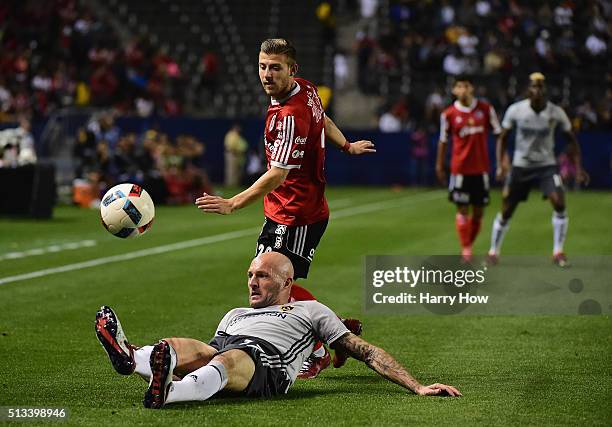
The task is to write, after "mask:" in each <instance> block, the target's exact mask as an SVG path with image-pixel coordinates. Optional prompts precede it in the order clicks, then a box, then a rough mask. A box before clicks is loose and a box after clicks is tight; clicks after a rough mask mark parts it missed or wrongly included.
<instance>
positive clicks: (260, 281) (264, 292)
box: [247, 258, 282, 308]
mask: <svg viewBox="0 0 612 427" xmlns="http://www.w3.org/2000/svg"><path fill="white" fill-rule="evenodd" d="M247 275H248V278H249V279H248V283H247V284H248V287H249V305H250V306H251V307H253V308H262V307H268V306H270V305H276V304H279V303H280V298H279V295H280V291H281V287H282V283H279V282H280V280H278V276H277V275H276V274H274V272H273V268H272V266H271V265H270V264H269V263H266V262H262V261H261V260H260V259H258V258H255V259H254V260H253V262H252V263H251V266H250V267H249V270H248V272H247Z"/></svg>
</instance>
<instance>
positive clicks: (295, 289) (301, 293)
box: [289, 282, 317, 301]
mask: <svg viewBox="0 0 612 427" xmlns="http://www.w3.org/2000/svg"><path fill="white" fill-rule="evenodd" d="M313 300H314V301H316V300H317V299H316V298H315V297H314V295H313V294H311V293H310V292H308V291H307V290H306V289H305V288H302V287H301V286H299V285H297V284H296V283H295V282H293V285H291V294H289V301H313Z"/></svg>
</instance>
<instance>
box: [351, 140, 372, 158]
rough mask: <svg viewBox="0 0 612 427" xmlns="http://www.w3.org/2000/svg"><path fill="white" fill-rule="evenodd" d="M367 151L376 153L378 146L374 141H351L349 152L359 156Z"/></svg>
mask: <svg viewBox="0 0 612 427" xmlns="http://www.w3.org/2000/svg"><path fill="white" fill-rule="evenodd" d="M365 153H376V148H375V147H374V143H373V142H372V141H366V140H360V141H356V142H353V143H351V145H350V147H349V154H351V155H353V156H357V155H359V154H365Z"/></svg>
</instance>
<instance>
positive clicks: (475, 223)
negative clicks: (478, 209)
mask: <svg viewBox="0 0 612 427" xmlns="http://www.w3.org/2000/svg"><path fill="white" fill-rule="evenodd" d="M481 225H482V217H475V216H472V218H470V244H471V245H473V244H474V241H476V237H477V236H478V233H479V232H480V226H481Z"/></svg>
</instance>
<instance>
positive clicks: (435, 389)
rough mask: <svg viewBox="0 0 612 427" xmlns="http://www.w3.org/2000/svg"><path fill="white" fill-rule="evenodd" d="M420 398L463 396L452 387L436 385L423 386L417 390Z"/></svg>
mask: <svg viewBox="0 0 612 427" xmlns="http://www.w3.org/2000/svg"><path fill="white" fill-rule="evenodd" d="M416 394H418V395H419V396H451V397H459V396H463V395H462V394H461V392H460V391H459V390H457V389H456V388H455V387H453V386H451V385H446V384H439V383H435V384H432V385H422V386H420V387H419V388H417V389H416Z"/></svg>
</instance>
